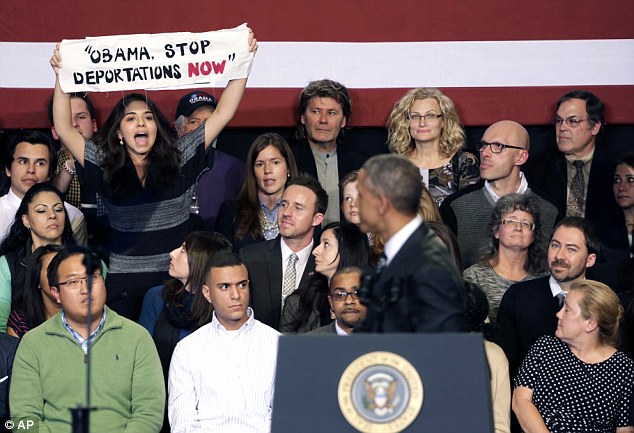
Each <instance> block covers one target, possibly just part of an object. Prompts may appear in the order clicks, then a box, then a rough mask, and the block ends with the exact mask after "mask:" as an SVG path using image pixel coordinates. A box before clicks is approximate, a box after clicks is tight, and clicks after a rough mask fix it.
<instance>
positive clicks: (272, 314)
mask: <svg viewBox="0 0 634 433" xmlns="http://www.w3.org/2000/svg"><path fill="white" fill-rule="evenodd" d="M281 239H282V238H281V236H278V237H277V238H275V239H271V240H270V241H263V242H258V243H255V244H252V245H248V246H246V247H244V248H242V249H241V250H240V257H241V258H242V260H243V261H244V263H245V264H246V265H247V269H248V271H249V288H250V292H251V293H250V295H251V296H250V305H251V308H253V311H254V312H255V318H256V319H258V320H259V321H260V322H262V323H264V324H266V325H268V326H270V327H271V328H274V329H276V330H277V329H279V327H280V316H281V315H282V246H281V244H280V243H281ZM314 270H315V257H314V256H313V255H312V254H311V255H310V257H309V258H308V262H307V263H306V268H305V269H304V273H303V274H302V279H301V280H300V285H301V284H302V283H303V282H304V281H305V280H306V279H307V278H308V276H309V275H310V274H311V273H312V272H314Z"/></svg>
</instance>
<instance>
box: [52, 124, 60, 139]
mask: <svg viewBox="0 0 634 433" xmlns="http://www.w3.org/2000/svg"><path fill="white" fill-rule="evenodd" d="M51 135H52V136H53V138H54V139H55V140H59V135H57V132H56V131H55V127H54V126H51Z"/></svg>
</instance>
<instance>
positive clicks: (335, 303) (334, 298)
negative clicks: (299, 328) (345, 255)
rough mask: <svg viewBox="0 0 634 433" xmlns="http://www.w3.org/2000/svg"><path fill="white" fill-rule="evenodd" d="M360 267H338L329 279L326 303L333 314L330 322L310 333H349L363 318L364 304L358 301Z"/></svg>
mask: <svg viewBox="0 0 634 433" xmlns="http://www.w3.org/2000/svg"><path fill="white" fill-rule="evenodd" d="M360 287H361V269H359V268H355V267H347V268H342V269H339V270H338V271H337V272H336V273H335V275H333V276H332V278H331V280H330V293H329V294H328V303H329V304H330V310H331V312H332V314H334V316H335V320H333V321H332V322H331V323H330V324H328V325H324V326H322V327H321V328H317V329H315V330H314V331H311V334H333V333H336V334H337V335H349V334H351V333H352V330H353V329H354V328H355V327H357V326H358V325H359V324H361V322H363V319H365V312H366V309H367V308H366V306H365V305H363V304H362V303H361V301H359V288H360Z"/></svg>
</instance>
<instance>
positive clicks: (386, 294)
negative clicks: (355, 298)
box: [355, 222, 466, 332]
mask: <svg viewBox="0 0 634 433" xmlns="http://www.w3.org/2000/svg"><path fill="white" fill-rule="evenodd" d="M371 272H374V271H371ZM366 276H367V272H366V273H365V275H364V276H363V277H364V278H365V277H366ZM362 281H364V280H363V279H362ZM464 301H465V295H464V284H463V282H462V277H461V275H460V273H459V272H458V268H457V267H456V265H455V263H454V261H453V259H452V258H451V256H450V255H449V251H448V249H447V247H446V246H445V244H443V243H442V241H441V240H440V239H439V238H438V236H436V235H435V234H434V233H433V231H432V230H430V229H429V228H428V227H427V224H425V223H424V222H423V223H421V225H420V226H419V227H418V228H417V229H416V231H414V233H412V235H411V236H410V237H409V238H408V239H407V241H405V243H404V244H403V246H402V247H401V249H400V250H399V251H398V253H397V254H396V255H395V256H394V258H393V259H392V261H391V262H390V264H389V265H388V266H386V267H385V268H384V269H383V270H382V272H381V273H380V274H379V276H378V279H377V280H376V283H374V285H373V287H372V289H371V294H370V302H369V303H368V304H367V306H368V310H367V312H366V316H365V320H364V321H363V324H362V325H361V326H360V327H359V328H355V332H356V331H357V329H358V330H359V331H360V332H462V331H465V327H466V313H465V302H464Z"/></svg>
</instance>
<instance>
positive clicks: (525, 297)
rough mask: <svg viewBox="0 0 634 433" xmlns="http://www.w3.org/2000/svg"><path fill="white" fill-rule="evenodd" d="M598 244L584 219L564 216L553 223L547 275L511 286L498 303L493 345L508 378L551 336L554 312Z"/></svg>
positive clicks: (589, 262)
mask: <svg viewBox="0 0 634 433" xmlns="http://www.w3.org/2000/svg"><path fill="white" fill-rule="evenodd" d="M599 245H600V244H599V241H598V239H597V237H596V235H595V233H594V230H593V228H592V226H591V225H590V223H589V222H588V220H586V219H584V218H580V217H566V218H564V219H563V220H561V221H560V222H559V224H557V226H556V227H555V231H554V232H553V235H552V237H551V238H550V243H549V247H548V269H549V270H550V276H548V277H542V278H537V279H534V280H529V281H524V282H521V283H517V284H513V285H512V286H511V287H509V289H508V290H507V291H506V293H505V294H504V296H503V297H502V301H501V302H500V308H499V310H498V316H497V320H496V322H495V328H496V329H495V340H496V341H495V342H496V343H497V344H498V345H499V346H500V347H501V348H502V349H503V350H504V353H505V354H506V357H507V359H508V361H509V373H510V375H511V379H512V378H513V377H514V376H515V374H516V373H517V371H518V369H519V367H520V365H521V363H522V361H523V360H524V357H525V356H526V354H527V353H528V351H529V349H530V348H531V346H532V345H533V344H534V343H535V342H536V341H537V340H538V339H539V338H540V337H542V336H544V335H553V336H554V335H555V331H556V330H557V317H556V316H555V315H556V314H557V312H558V311H559V310H560V309H561V306H562V305H563V304H562V303H563V299H564V296H565V294H566V292H567V290H568V288H569V287H570V286H571V285H572V283H574V282H575V281H579V280H583V279H585V276H586V270H587V269H588V268H590V267H591V266H593V265H594V263H595V261H596V257H597V253H598V250H599Z"/></svg>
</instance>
